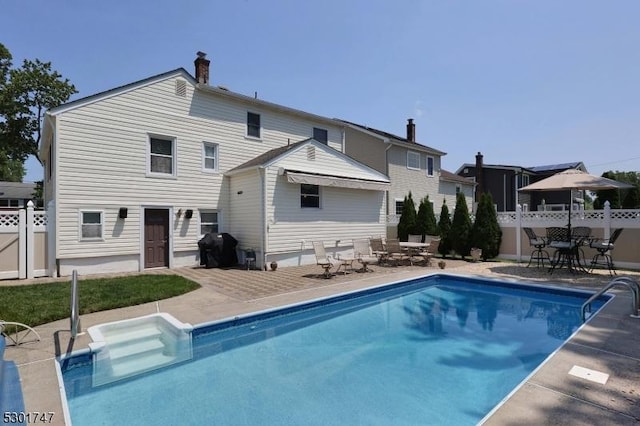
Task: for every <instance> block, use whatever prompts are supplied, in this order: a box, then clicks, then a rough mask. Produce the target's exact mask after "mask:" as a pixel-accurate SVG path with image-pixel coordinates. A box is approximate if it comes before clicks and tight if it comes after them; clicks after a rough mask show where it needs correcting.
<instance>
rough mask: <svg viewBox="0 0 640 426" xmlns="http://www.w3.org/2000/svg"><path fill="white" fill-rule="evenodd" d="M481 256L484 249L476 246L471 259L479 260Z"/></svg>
mask: <svg viewBox="0 0 640 426" xmlns="http://www.w3.org/2000/svg"><path fill="white" fill-rule="evenodd" d="M481 257H482V249H480V248H476V247H474V248H472V249H471V259H473V261H474V262H477V261H478V260H480V258H481Z"/></svg>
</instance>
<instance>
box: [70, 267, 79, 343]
mask: <svg viewBox="0 0 640 426" xmlns="http://www.w3.org/2000/svg"><path fill="white" fill-rule="evenodd" d="M70 322H71V324H70V329H71V330H70V331H71V338H72V339H75V338H76V336H77V335H78V333H79V332H80V330H81V326H80V309H79V300H78V271H76V270H75V269H74V270H73V272H72V273H71V318H70Z"/></svg>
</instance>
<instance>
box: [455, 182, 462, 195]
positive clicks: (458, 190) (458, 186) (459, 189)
mask: <svg viewBox="0 0 640 426" xmlns="http://www.w3.org/2000/svg"><path fill="white" fill-rule="evenodd" d="M460 192H462V185H458V184H456V195H458V194H459V193H460Z"/></svg>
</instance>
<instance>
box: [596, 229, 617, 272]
mask: <svg viewBox="0 0 640 426" xmlns="http://www.w3.org/2000/svg"><path fill="white" fill-rule="evenodd" d="M623 229H624V228H618V229H616V230H615V231H613V234H611V237H610V238H609V239H608V240H607V239H598V240H592V241H591V242H590V243H589V247H591V248H593V249H596V250H597V251H598V253H596V255H595V256H593V260H592V261H591V268H590V271H593V269H594V267H596V266H598V265H603V266H606V267H607V268H608V269H609V275H618V274H617V273H616V268H615V266H614V265H613V259H612V258H611V254H610V252H611V250H613V248H614V244H615V242H616V240H617V239H618V237H619V236H620V234H622V231H623Z"/></svg>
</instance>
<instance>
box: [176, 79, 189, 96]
mask: <svg viewBox="0 0 640 426" xmlns="http://www.w3.org/2000/svg"><path fill="white" fill-rule="evenodd" d="M176 96H180V97H181V98H184V97H186V96H187V82H186V81H184V80H176Z"/></svg>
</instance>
